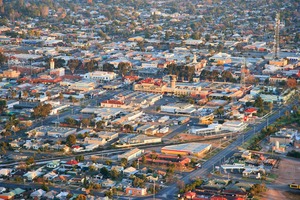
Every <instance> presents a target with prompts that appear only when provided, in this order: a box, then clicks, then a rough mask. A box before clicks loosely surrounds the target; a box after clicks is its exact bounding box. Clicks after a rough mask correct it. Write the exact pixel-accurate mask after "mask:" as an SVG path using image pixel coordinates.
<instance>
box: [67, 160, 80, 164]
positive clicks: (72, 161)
mask: <svg viewBox="0 0 300 200" xmlns="http://www.w3.org/2000/svg"><path fill="white" fill-rule="evenodd" d="M66 164H67V165H77V164H78V162H77V161H76V160H69V161H68V162H67V163H66Z"/></svg>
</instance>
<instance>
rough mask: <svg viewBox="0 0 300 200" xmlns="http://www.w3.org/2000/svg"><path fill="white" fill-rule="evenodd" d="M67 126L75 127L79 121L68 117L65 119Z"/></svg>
mask: <svg viewBox="0 0 300 200" xmlns="http://www.w3.org/2000/svg"><path fill="white" fill-rule="evenodd" d="M64 121H65V122H66V123H67V124H69V125H71V126H74V125H76V124H77V121H76V120H75V119H74V118H71V117H67V118H65V120H64Z"/></svg>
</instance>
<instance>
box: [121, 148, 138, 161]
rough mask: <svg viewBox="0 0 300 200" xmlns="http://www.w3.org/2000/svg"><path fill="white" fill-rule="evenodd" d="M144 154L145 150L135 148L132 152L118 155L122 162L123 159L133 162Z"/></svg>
mask: <svg viewBox="0 0 300 200" xmlns="http://www.w3.org/2000/svg"><path fill="white" fill-rule="evenodd" d="M143 153H144V150H143V149H138V148H134V149H132V150H129V151H127V152H125V153H123V154H120V155H118V160H121V159H122V158H125V159H127V160H128V161H132V160H134V159H137V158H139V157H140V156H141V155H142V154H143Z"/></svg>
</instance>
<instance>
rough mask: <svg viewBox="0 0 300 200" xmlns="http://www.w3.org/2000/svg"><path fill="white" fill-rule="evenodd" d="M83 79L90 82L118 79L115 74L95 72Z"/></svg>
mask: <svg viewBox="0 0 300 200" xmlns="http://www.w3.org/2000/svg"><path fill="white" fill-rule="evenodd" d="M83 77H84V78H85V79H90V80H99V81H111V80H113V79H115V78H116V77H117V74H116V73H114V72H106V71H94V72H89V73H86V74H84V75H83Z"/></svg>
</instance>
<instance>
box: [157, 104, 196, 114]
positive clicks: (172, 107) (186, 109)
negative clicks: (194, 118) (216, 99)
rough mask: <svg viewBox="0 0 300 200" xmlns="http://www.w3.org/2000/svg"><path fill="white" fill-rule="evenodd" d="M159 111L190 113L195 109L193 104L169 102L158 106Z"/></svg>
mask: <svg viewBox="0 0 300 200" xmlns="http://www.w3.org/2000/svg"><path fill="white" fill-rule="evenodd" d="M160 111H161V112H168V113H178V114H191V113H193V112H195V111H196V109H195V108H194V105H192V104H187V103H171V104H168V105H164V106H161V107H160Z"/></svg>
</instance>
